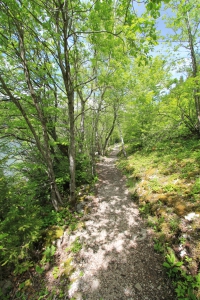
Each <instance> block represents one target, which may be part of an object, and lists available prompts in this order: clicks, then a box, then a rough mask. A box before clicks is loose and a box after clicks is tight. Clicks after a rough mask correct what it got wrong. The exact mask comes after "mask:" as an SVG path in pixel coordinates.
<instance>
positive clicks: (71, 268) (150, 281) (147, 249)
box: [45, 146, 176, 300]
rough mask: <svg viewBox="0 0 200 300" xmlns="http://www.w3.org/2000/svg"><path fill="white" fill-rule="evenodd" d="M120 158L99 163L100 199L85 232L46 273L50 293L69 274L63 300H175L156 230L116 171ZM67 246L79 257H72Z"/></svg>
mask: <svg viewBox="0 0 200 300" xmlns="http://www.w3.org/2000/svg"><path fill="white" fill-rule="evenodd" d="M118 152H119V148H118V147H117V146H116V147H115V148H114V149H113V151H112V152H111V153H110V155H109V156H108V157H104V158H102V159H101V161H99V162H98V164H97V173H98V178H99V180H98V182H97V186H96V187H97V194H96V195H95V197H94V198H93V201H92V203H90V212H89V213H88V214H87V215H85V216H84V217H83V222H84V226H81V227H80V228H79V229H78V230H76V231H75V232H73V233H72V234H71V235H70V236H69V235H66V236H64V238H62V243H60V247H58V249H57V257H58V261H57V266H58V267H57V269H55V267H54V269H51V270H50V271H49V272H47V273H46V278H47V279H48V283H47V288H48V290H53V289H54V290H55V288H56V287H57V288H58V289H59V286H60V285H62V286H63V285H64V283H62V284H61V278H62V277H60V275H59V274H61V273H63V270H65V274H66V272H67V273H68V275H69V282H68V287H67V289H65V291H63V297H62V299H76V300H83V299H87V300H125V299H129V300H156V299H158V300H161V299H165V300H170V299H171V300H175V299H176V296H175V293H174V291H173V288H172V284H171V282H170V280H169V279H168V277H167V276H166V274H165V272H164V270H163V266H162V263H163V259H162V256H161V255H160V254H158V253H156V252H155V250H154V247H153V241H152V236H151V230H150V229H148V228H147V227H146V225H145V222H144V221H143V220H142V218H141V217H140V214H139V210H138V207H137V205H136V204H135V203H134V202H133V200H132V198H131V195H130V194H129V191H128V189H127V186H126V178H125V176H123V175H122V173H121V172H120V170H118V169H117V167H116V166H115V163H116V160H117V153H118ZM70 245H71V246H70ZM66 246H67V249H71V250H72V249H74V251H71V253H70V251H69V252H67V251H66ZM79 246H80V248H81V249H79ZM76 250H77V253H76ZM79 250H80V251H79ZM72 252H73V253H72ZM70 255H72V256H70ZM61 269H63V270H61ZM56 272H57V275H55V274H56ZM45 299H46V298H45ZM55 299H58V298H55ZM59 299H61V298H60V297H59Z"/></svg>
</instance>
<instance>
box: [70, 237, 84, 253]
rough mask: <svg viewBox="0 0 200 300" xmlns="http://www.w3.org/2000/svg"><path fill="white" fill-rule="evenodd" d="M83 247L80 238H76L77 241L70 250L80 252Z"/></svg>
mask: <svg viewBox="0 0 200 300" xmlns="http://www.w3.org/2000/svg"><path fill="white" fill-rule="evenodd" d="M81 249H82V244H81V243H80V240H79V238H76V239H75V241H74V242H73V243H72V245H71V247H70V250H71V252H73V253H78V252H79V251H80V250H81Z"/></svg>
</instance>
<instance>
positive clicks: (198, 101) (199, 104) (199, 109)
mask: <svg viewBox="0 0 200 300" xmlns="http://www.w3.org/2000/svg"><path fill="white" fill-rule="evenodd" d="M185 21H186V25H187V31H188V37H189V46H190V56H191V60H192V76H193V78H196V77H197V71H198V66H197V60H196V54H195V50H194V42H193V36H192V30H191V25H190V19H189V13H188V12H187V16H186V18H185ZM195 84H196V85H197V86H198V81H197V80H195ZM199 92H200V90H199V88H198V87H197V88H195V89H194V101H195V107H196V116H197V128H198V132H199V134H200V97H199Z"/></svg>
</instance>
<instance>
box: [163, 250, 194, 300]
mask: <svg viewBox="0 0 200 300" xmlns="http://www.w3.org/2000/svg"><path fill="white" fill-rule="evenodd" d="M165 258H166V261H165V262H164V263H163V266H164V267H165V268H166V270H167V274H168V276H169V277H170V278H172V279H173V284H174V286H175V291H176V294H177V297H178V300H197V297H196V295H195V290H196V289H199V288H200V273H199V274H198V275H196V276H191V275H188V274H187V273H186V272H185V271H184V269H182V268H181V266H182V265H183V262H182V261H178V260H177V258H176V256H175V254H174V253H173V251H172V249H170V248H168V254H167V255H166V257H165Z"/></svg>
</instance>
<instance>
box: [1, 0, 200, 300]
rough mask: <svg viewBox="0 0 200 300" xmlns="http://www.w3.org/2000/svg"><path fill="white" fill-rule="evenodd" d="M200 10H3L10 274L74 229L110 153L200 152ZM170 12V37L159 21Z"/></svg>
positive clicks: (116, 2) (40, 3)
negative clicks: (44, 242) (101, 161)
mask: <svg viewBox="0 0 200 300" xmlns="http://www.w3.org/2000/svg"><path fill="white" fill-rule="evenodd" d="M199 8H200V1H199V0H188V1H185V0H172V1H168V0H166V1H160V0H155V1H154V0H153V1H144V2H142V3H139V2H137V1H129V0H106V1H101V0H96V1H87V0H86V1H80V0H73V1H72V0H64V1H63V0H49V1H45V0H36V1H26V0H5V1H4V0H3V1H1V2H0V24H1V25H0V59H1V60H0V110H1V115H0V141H1V144H0V152H1V153H0V174H1V177H0V189H1V193H0V221H1V225H0V249H1V254H0V262H1V266H2V268H4V272H7V273H11V272H13V271H14V274H15V275H16V274H22V273H23V272H25V271H27V270H28V269H29V268H31V267H32V266H34V261H35V260H37V259H39V258H40V255H38V257H37V255H36V253H37V249H39V248H40V240H41V235H42V234H43V232H44V230H45V229H46V228H48V227H49V226H53V225H56V226H59V225H61V226H63V225H66V224H68V225H69V224H70V226H72V227H75V224H76V222H77V218H78V217H77V215H76V213H74V212H75V211H76V208H77V204H78V203H79V200H80V194H82V193H83V194H84V193H87V192H88V191H87V190H88V186H89V187H91V186H92V184H93V183H94V182H95V180H97V178H96V170H95V163H96V160H97V158H98V157H99V156H104V155H106V153H107V151H108V147H109V146H110V145H113V144H114V143H121V145H122V153H123V155H124V156H126V155H129V154H132V153H134V152H137V151H143V150H144V151H147V152H148V153H149V152H151V151H156V150H159V149H161V151H162V147H165V146H163V145H166V143H168V144H167V145H172V144H170V143H171V142H172V141H175V140H177V139H180V141H182V139H183V140H185V139H186V140H187V141H188V143H190V141H195V142H194V143H195V145H196V146H194V144H192V145H193V146H192V147H196V149H199V148H198V147H199V137H200V85H199V80H200V73H199V63H200V57H199V41H200V40H199V37H200V28H199ZM163 11H164V12H165V11H166V15H165V14H164V13H162V17H163V18H164V19H165V20H164V21H163V22H165V24H166V25H165V26H166V28H169V29H170V30H169V31H168V32H169V34H167V35H163V34H162V31H159V28H158V26H157V25H156V22H157V20H158V19H159V18H161V16H160V14H161V12H163ZM164 15H165V16H164ZM159 45H162V46H161V47H163V48H162V49H163V53H162V54H161V55H159V54H156V52H155V51H156V50H155V49H156V48H155V47H157V46H159ZM174 72H175V73H176V74H175V73H174ZM174 74H175V75H174ZM180 143H182V142H180ZM192 143H193V142H192ZM170 147H172V148H173V145H172V146H170ZM180 148H181V145H180ZM192 149H193V148H192ZM192 149H191V152H192ZM126 152H127V153H126ZM144 155H145V154H144ZM199 157H200V156H199V154H198V155H197V161H196V164H199V160H198V159H199ZM195 159H196V158H195ZM199 170H200V168H198V171H199ZM195 176H196V177H195V178H193V184H196V186H197V181H198V180H199V173H198V172H197V174H196V175H195ZM198 192H200V185H198ZM196 194H197V193H196ZM195 201H196V203H197V205H196V206H195V212H199V209H200V206H199V198H198V197H196V198H195ZM198 238H199V236H198ZM198 247H200V244H199V246H198ZM198 259H199V258H198ZM5 270H6V271H5ZM195 274H196V273H195ZM5 299H7V298H5ZM8 299H9V298H8ZM180 299H183V298H180ZM188 299H190V298H188ZM191 299H195V298H191Z"/></svg>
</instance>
